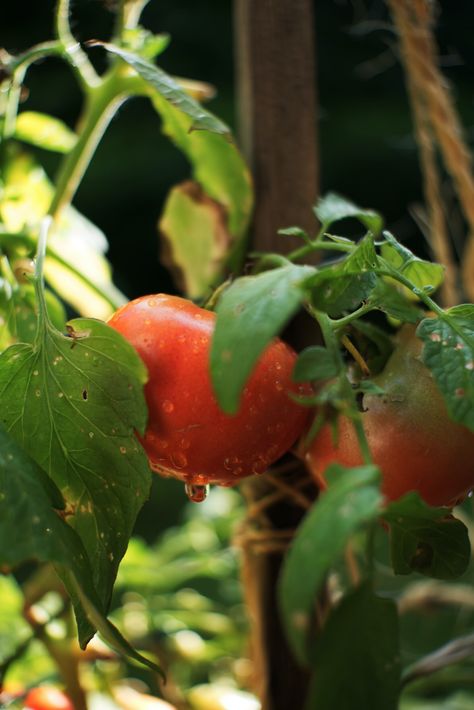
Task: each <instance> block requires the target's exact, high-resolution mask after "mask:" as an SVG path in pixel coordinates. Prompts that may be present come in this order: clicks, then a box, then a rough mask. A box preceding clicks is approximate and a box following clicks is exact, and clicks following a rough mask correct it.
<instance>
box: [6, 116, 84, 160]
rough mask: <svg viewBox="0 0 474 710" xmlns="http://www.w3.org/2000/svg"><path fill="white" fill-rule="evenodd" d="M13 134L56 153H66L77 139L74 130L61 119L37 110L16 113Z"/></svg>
mask: <svg viewBox="0 0 474 710" xmlns="http://www.w3.org/2000/svg"><path fill="white" fill-rule="evenodd" d="M14 135H15V138H18V140H21V141H24V142H26V143H30V144H31V145H35V146H38V147H39V148H44V149H46V150H53V151H56V152H57V153H68V152H69V151H70V150H71V148H72V147H73V146H74V144H75V142H76V140H77V137H76V134H75V133H74V131H71V129H70V128H68V126H66V124H65V123H63V121H60V120H59V119H58V118H54V116H49V115H48V114H45V113H38V112H37V111H22V112H21V113H19V114H18V116H17V119H16V124H15V134H14Z"/></svg>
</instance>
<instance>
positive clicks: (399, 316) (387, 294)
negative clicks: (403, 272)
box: [368, 280, 423, 323]
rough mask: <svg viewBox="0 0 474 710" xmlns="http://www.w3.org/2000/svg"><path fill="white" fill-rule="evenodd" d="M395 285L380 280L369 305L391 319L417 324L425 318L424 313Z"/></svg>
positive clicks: (371, 295) (370, 297)
mask: <svg viewBox="0 0 474 710" xmlns="http://www.w3.org/2000/svg"><path fill="white" fill-rule="evenodd" d="M405 291H406V289H403V292H402V291H400V289H398V288H397V287H396V286H395V285H394V284H393V283H391V282H388V281H382V280H379V281H377V283H376V284H375V287H374V289H373V291H372V293H371V294H370V296H369V299H368V300H369V303H370V304H371V305H373V307H374V308H377V309H378V310H379V311H383V312H384V313H386V314H387V315H388V316H390V317H391V318H395V319H396V320H399V321H402V322H403V323H417V322H418V321H419V320H420V318H422V317H423V311H422V310H421V308H418V307H417V306H416V305H415V304H414V303H413V301H411V300H410V299H409V298H407V296H406V295H404V292H405Z"/></svg>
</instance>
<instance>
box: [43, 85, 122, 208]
mask: <svg viewBox="0 0 474 710" xmlns="http://www.w3.org/2000/svg"><path fill="white" fill-rule="evenodd" d="M126 98H127V96H126V93H125V92H124V91H123V81H121V79H120V77H118V76H117V75H116V73H115V72H114V73H111V74H109V76H107V77H105V78H104V79H103V80H102V82H101V84H100V86H97V87H94V88H91V89H90V91H89V94H88V95H87V97H86V104H85V108H84V113H83V115H82V117H81V120H80V122H79V128H78V139H77V142H76V143H75V145H74V147H73V148H72V150H71V151H70V152H69V153H68V155H67V156H66V158H65V160H64V162H63V164H62V166H61V169H60V172H59V175H58V178H57V182H56V191H55V194H54V197H53V200H52V202H51V206H50V208H49V211H48V214H50V215H51V216H52V217H53V218H54V219H57V217H58V215H59V213H60V211H61V210H62V208H63V207H64V206H65V205H67V204H70V203H71V202H72V199H73V197H74V195H75V193H76V190H77V188H78V187H79V184H80V182H81V180H82V178H83V176H84V173H85V172H86V170H87V167H88V165H89V163H90V161H91V159H92V156H93V154H94V152H95V149H96V148H97V145H98V143H99V141H100V139H101V138H102V136H103V134H104V131H105V129H106V128H107V126H108V125H109V123H110V121H111V119H112V118H113V116H114V114H115V113H116V111H117V109H118V108H119V106H120V105H121V104H122V103H123V102H124V101H125V99H126Z"/></svg>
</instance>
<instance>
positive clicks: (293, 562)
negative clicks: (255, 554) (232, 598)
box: [279, 465, 382, 663]
mask: <svg viewBox="0 0 474 710" xmlns="http://www.w3.org/2000/svg"><path fill="white" fill-rule="evenodd" d="M327 480H328V481H329V488H328V490H327V491H326V492H325V493H324V494H323V495H322V496H321V497H320V499H319V500H318V501H317V502H316V504H315V505H314V506H313V508H312V510H311V511H310V512H309V513H308V514H307V515H306V517H305V518H304V520H303V522H302V524H301V525H300V527H299V530H298V533H297V536H296V538H295V539H294V541H293V544H292V546H291V548H290V550H289V552H288V554H287V557H286V560H285V564H284V567H283V571H282V575H281V579H280V587H279V600H280V608H281V611H282V615H283V619H284V623H285V628H286V632H287V636H288V640H289V642H290V646H291V647H292V649H293V651H294V653H295V656H296V658H298V659H299V660H300V661H301V662H302V663H307V662H308V651H309V643H310V638H309V636H310V631H311V614H312V609H313V605H314V599H315V597H316V595H317V593H318V591H319V589H320V587H321V585H322V583H323V580H324V577H325V575H326V574H327V572H328V570H329V569H330V567H331V566H332V565H333V564H334V563H335V562H336V561H337V560H338V559H339V557H340V555H341V554H342V552H343V550H344V548H345V546H346V544H347V542H348V540H349V539H350V537H351V535H353V534H354V533H355V532H356V531H357V530H359V529H360V528H361V527H362V526H364V525H365V524H367V523H369V522H370V521H372V520H375V518H377V516H378V515H379V513H380V510H381V505H382V496H381V494H380V491H379V489H378V481H379V472H378V469H377V468H376V467H375V466H359V467H356V468H350V469H345V468H343V467H342V466H339V465H334V466H331V467H330V469H329V471H328V476H327ZM302 572H304V584H302V583H301V579H302V577H301V575H302Z"/></svg>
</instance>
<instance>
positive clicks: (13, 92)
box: [2, 41, 62, 141]
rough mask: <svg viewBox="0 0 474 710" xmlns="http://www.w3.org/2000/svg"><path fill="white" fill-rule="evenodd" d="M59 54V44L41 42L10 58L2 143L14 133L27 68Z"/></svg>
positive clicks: (60, 52) (60, 49) (60, 48)
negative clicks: (10, 75)
mask: <svg viewBox="0 0 474 710" xmlns="http://www.w3.org/2000/svg"><path fill="white" fill-rule="evenodd" d="M61 54H62V47H61V45H60V43H59V42H56V41H54V42H42V43H41V44H37V45H35V46H34V47H32V48H31V49H29V50H28V51H27V52H24V54H20V56H18V57H15V58H12V60H11V62H9V66H8V68H9V70H10V71H11V73H12V79H11V84H10V87H9V89H8V92H7V99H6V102H5V104H6V105H5V114H4V120H3V126H2V139H3V141H5V140H7V139H8V138H11V137H12V136H13V134H14V132H15V124H16V117H17V114H18V105H19V102H20V95H21V86H22V84H23V81H24V79H25V74H26V72H27V70H28V68H29V66H30V65H31V64H33V63H34V62H36V61H37V60H38V59H44V58H45V57H51V56H55V55H59V56H61Z"/></svg>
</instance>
